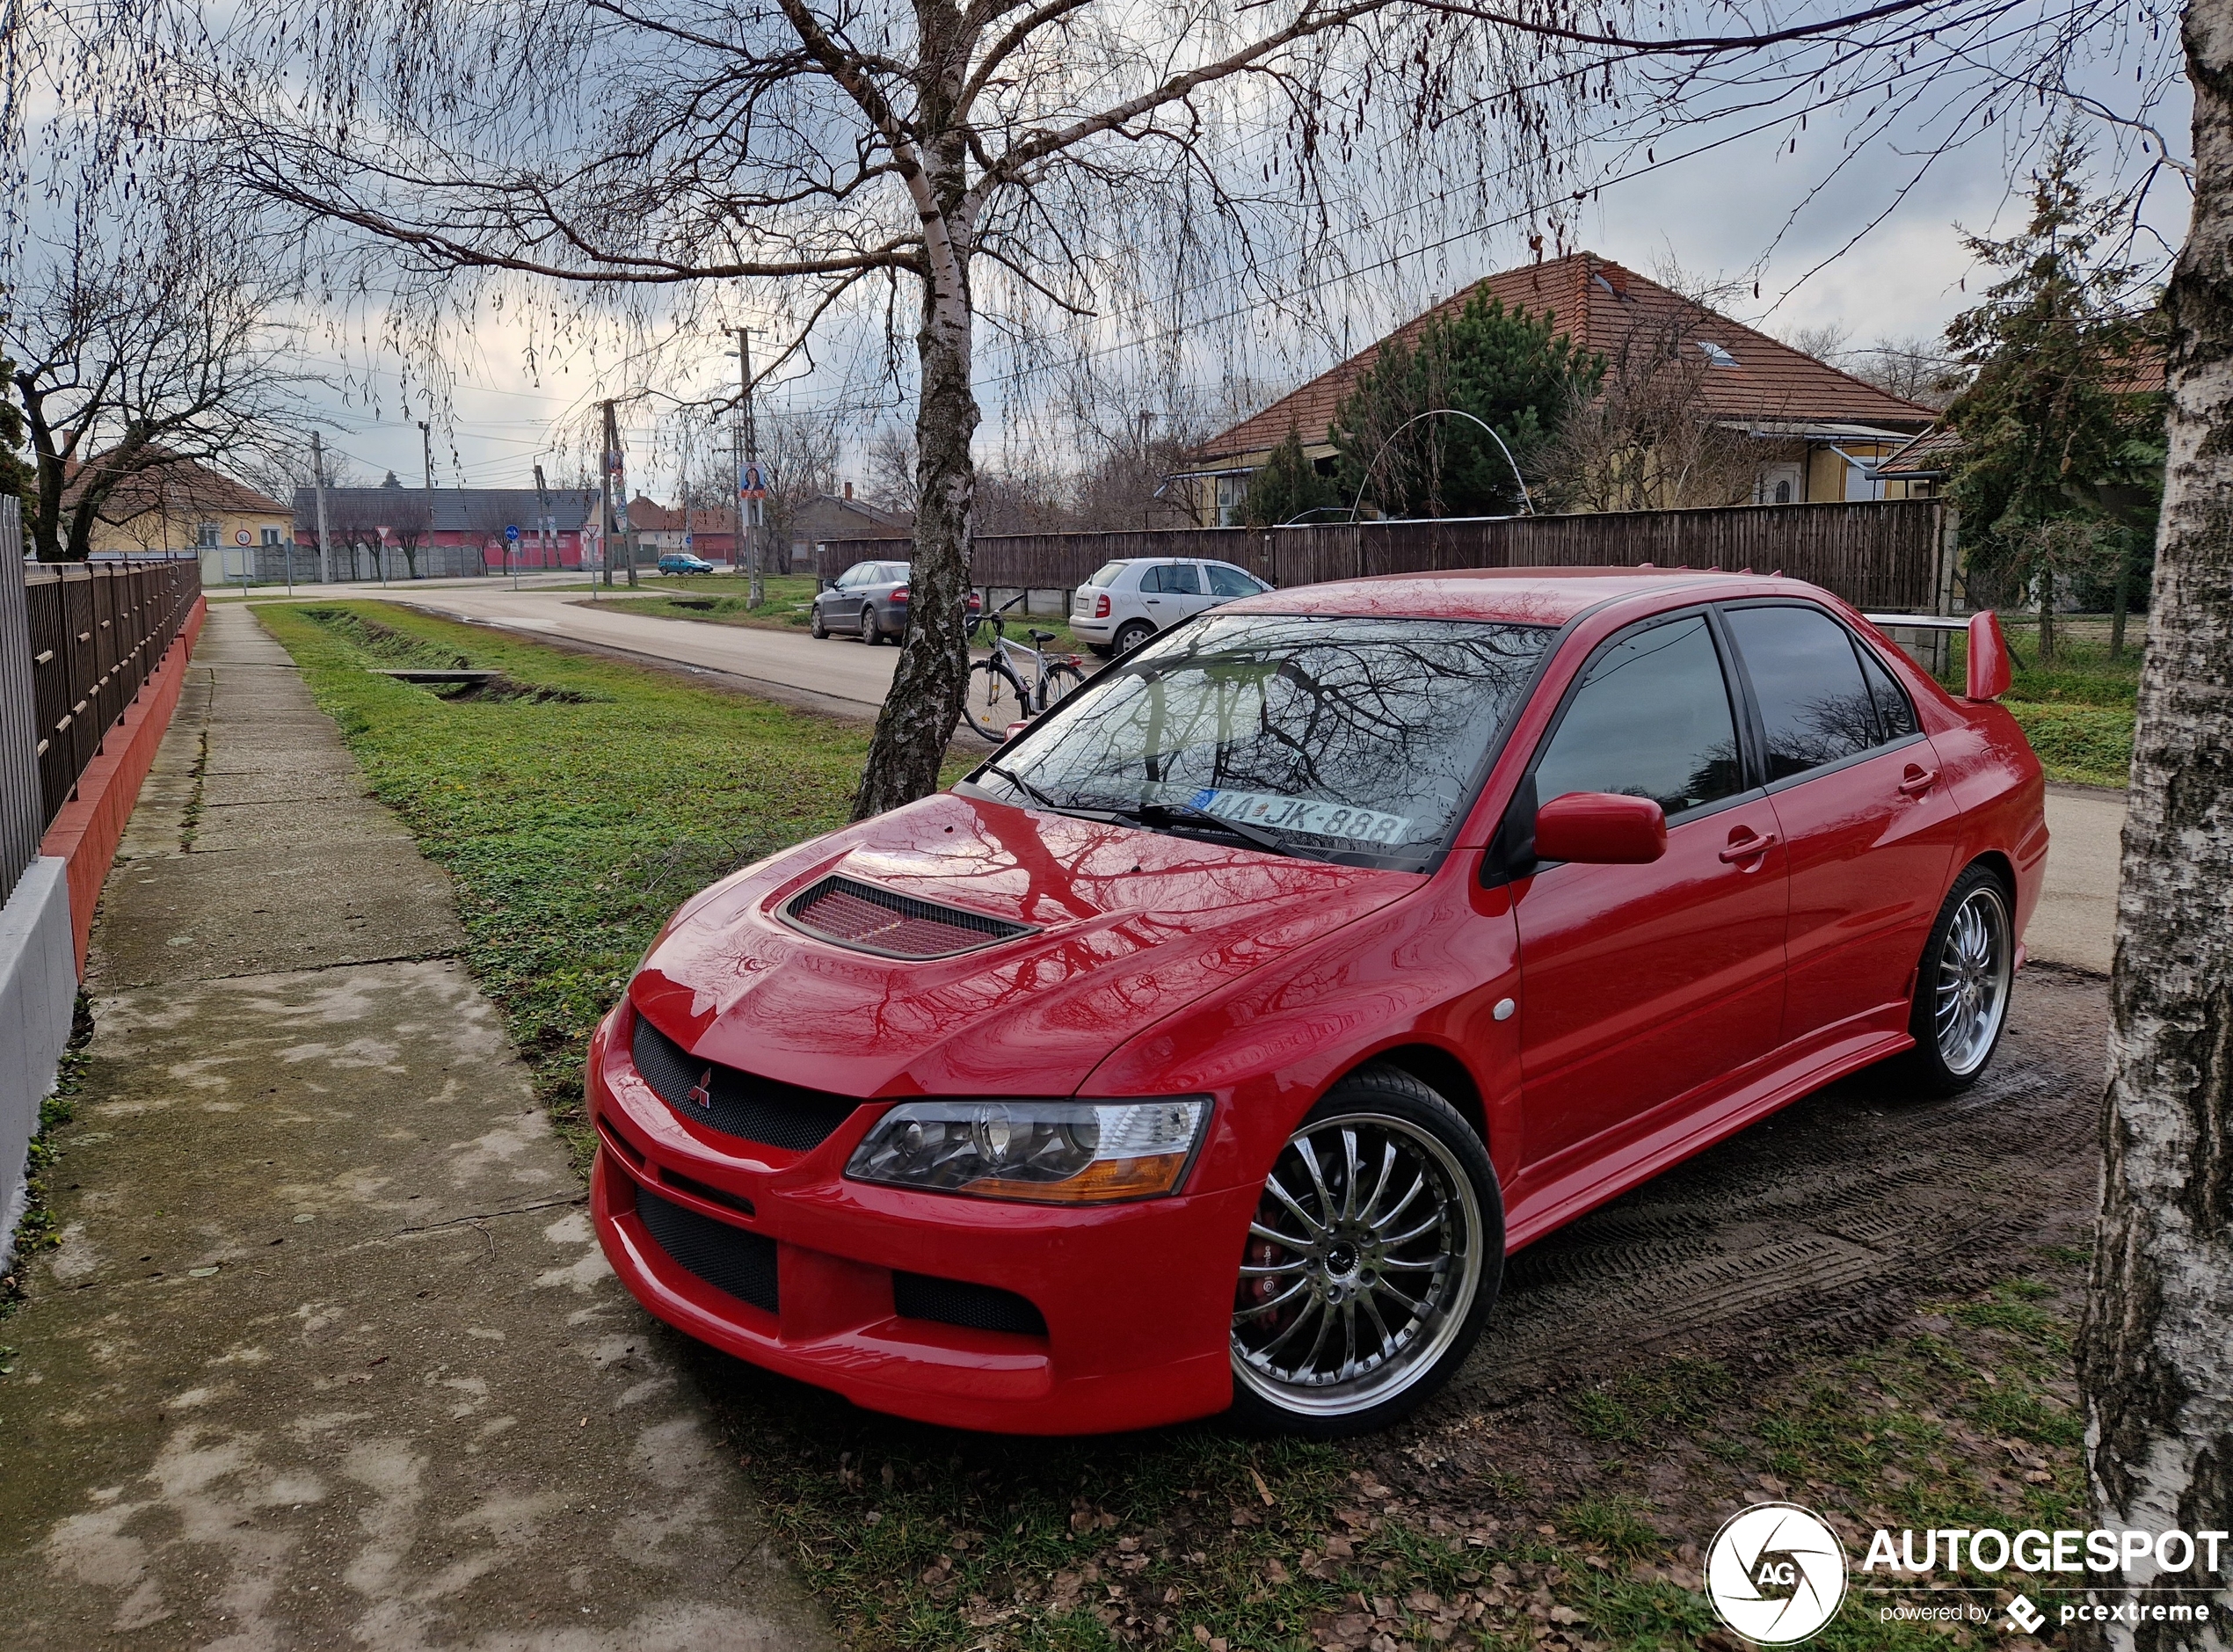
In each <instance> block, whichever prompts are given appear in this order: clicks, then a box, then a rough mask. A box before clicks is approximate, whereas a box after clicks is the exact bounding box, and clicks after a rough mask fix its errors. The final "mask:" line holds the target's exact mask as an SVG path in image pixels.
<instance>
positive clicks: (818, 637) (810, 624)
mask: <svg viewBox="0 0 2233 1652" xmlns="http://www.w3.org/2000/svg"><path fill="white" fill-rule="evenodd" d="M806 630H807V632H808V634H809V635H810V636H811V637H813V638H814V640H815V641H816V642H818V643H826V642H827V641H829V638H830V628H829V627H828V626H826V625H825V624H823V623H822V610H821V608H820V607H819V605H817V606H816V607H815V608H811V609H810V610H809V611H808V613H807V616H806Z"/></svg>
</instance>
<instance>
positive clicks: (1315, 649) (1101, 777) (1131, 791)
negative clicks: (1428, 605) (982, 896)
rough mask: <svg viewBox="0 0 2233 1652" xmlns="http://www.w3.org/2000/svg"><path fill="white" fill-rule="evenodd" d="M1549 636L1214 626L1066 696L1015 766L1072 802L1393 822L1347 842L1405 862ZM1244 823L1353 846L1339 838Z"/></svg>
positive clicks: (1246, 622)
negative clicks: (1193, 805) (1251, 801)
mask: <svg viewBox="0 0 2233 1652" xmlns="http://www.w3.org/2000/svg"><path fill="white" fill-rule="evenodd" d="M1550 635H1551V633H1550V632H1549V631H1547V630H1545V629H1543V628H1540V627H1535V626H1521V625H1509V624H1491V623H1484V622H1464V621H1431V620H1379V619H1345V620H1340V621H1334V622H1328V621H1325V620H1305V619H1297V618H1291V617H1286V616H1277V615H1263V616H1255V615H1245V616H1244V615H1233V616H1225V617H1222V618H1215V619H1211V620H1209V621H1205V622H1200V623H1198V624H1197V625H1196V626H1193V627H1189V630H1187V631H1185V632H1183V633H1181V634H1179V635H1178V636H1175V637H1172V638H1170V639H1169V640H1168V641H1167V642H1166V643H1165V644H1160V645H1159V646H1157V647H1155V648H1153V649H1151V650H1150V651H1148V652H1147V653H1146V654H1145V655H1143V656H1141V657H1140V658H1138V659H1136V660H1135V661H1134V662H1133V663H1131V665H1130V666H1126V667H1121V668H1119V669H1118V670H1117V671H1116V672H1114V673H1109V675H1107V676H1104V677H1102V679H1100V680H1098V681H1097V682H1096V683H1095V685H1094V686H1093V687H1091V688H1087V690H1085V691H1084V692H1083V693H1081V694H1080V695H1075V696H1073V698H1072V699H1071V700H1069V701H1067V702H1065V703H1064V705H1063V707H1062V708H1061V710H1060V712H1059V715H1058V718H1057V720H1056V722H1055V723H1054V724H1052V725H1051V726H1050V728H1049V729H1048V730H1047V731H1045V732H1044V734H1043V735H1041V736H1040V737H1039V738H1038V739H1035V740H1034V741H1033V742H1031V743H1030V744H1029V745H1028V746H1025V747H1024V748H1023V749H1022V752H1020V753H1018V754H1017V756H1016V757H1015V760H1014V762H1015V764H1016V765H1019V766H1022V767H1023V770H1024V777H1025V778H1028V779H1029V781H1030V782H1031V784H1032V785H1033V786H1034V787H1037V788H1041V789H1044V790H1047V791H1049V792H1051V793H1053V794H1056V795H1058V796H1060V797H1063V799H1064V800H1065V802H1066V804H1070V805H1071V806H1073V807H1080V808H1116V809H1125V808H1133V807H1137V806H1138V805H1140V804H1154V803H1159V802H1183V801H1186V800H1188V799H1190V798H1193V797H1197V796H1199V794H1200V793H1201V792H1202V791H1203V790H1211V791H1219V792H1233V793H1240V794H1251V795H1261V796H1263V797H1273V798H1284V799H1301V800H1304V801H1306V802H1311V803H1320V804H1330V805H1333V806H1334V807H1336V808H1339V809H1342V810H1347V811H1351V812H1352V813H1354V812H1355V811H1366V812H1367V813H1369V814H1371V816H1373V817H1375V818H1376V819H1378V818H1382V817H1394V818H1400V819H1405V820H1407V823H1408V824H1407V826H1405V827H1404V828H1403V830H1402V833H1401V835H1400V836H1398V837H1395V838H1394V839H1393V840H1392V841H1386V842H1375V843H1372V844H1368V845H1365V846H1364V847H1366V848H1385V849H1386V850H1388V851H1390V852H1392V853H1394V854H1396V855H1410V856H1413V857H1415V856H1416V855H1419V854H1420V853H1422V852H1429V851H1431V850H1432V849H1433V848H1436V847H1437V846H1438V845H1439V844H1440V842H1441V841H1442V839H1443V837H1444V835H1445V833H1447V831H1448V830H1449V828H1450V827H1451V826H1452V825H1453V824H1454V823H1455V818H1456V815H1457V813H1458V810H1460V809H1461V808H1462V807H1463V806H1464V805H1465V804H1466V801H1467V800H1468V798H1469V797H1470V794H1471V789H1472V786H1473V782H1475V781H1476V780H1477V779H1478V777H1479V768H1480V762H1481V760H1482V757H1483V754H1484V753H1485V752H1486V751H1487V748H1488V746H1489V743H1490V742H1491V741H1492V740H1493V739H1495V737H1496V735H1497V733H1498V732H1499V731H1501V729H1502V727H1503V725H1504V723H1505V720H1506V718H1507V717H1508V716H1509V712H1510V710H1511V709H1512V707H1513V706H1514V705H1515V703H1516V702H1517V700H1518V698H1519V696H1520V694H1521V693H1522V691H1523V689H1524V686H1525V684H1526V683H1527V682H1528V681H1529V680H1531V677H1532V674H1533V672H1534V669H1535V666H1536V664H1537V662H1538V659H1539V658H1540V656H1541V652H1542V650H1543V648H1544V647H1545V645H1546V640H1547V638H1548V637H1549V636H1550ZM1250 824H1252V825H1258V826H1273V827H1277V829H1280V830H1285V831H1291V832H1297V833H1298V835H1302V836H1307V837H1313V838H1317V839H1320V840H1322V841H1325V842H1327V844H1329V845H1331V846H1333V847H1335V848H1357V847H1359V846H1358V845H1357V843H1356V842H1354V841H1348V840H1344V839H1343V838H1342V835H1341V833H1339V832H1338V831H1336V832H1333V833H1326V832H1300V831H1298V829H1297V828H1290V827H1278V823H1277V821H1268V820H1263V819H1257V818H1255V817H1251V819H1250Z"/></svg>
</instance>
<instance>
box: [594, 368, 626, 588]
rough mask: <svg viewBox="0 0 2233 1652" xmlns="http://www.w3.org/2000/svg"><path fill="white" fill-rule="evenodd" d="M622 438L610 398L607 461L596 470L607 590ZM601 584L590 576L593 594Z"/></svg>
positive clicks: (610, 580) (599, 534)
mask: <svg viewBox="0 0 2233 1652" xmlns="http://www.w3.org/2000/svg"><path fill="white" fill-rule="evenodd" d="M619 440H620V436H619V434H618V433H617V431H616V430H615V427H614V423H613V404H611V403H610V402H607V403H606V404H605V462H604V463H603V464H602V465H600V467H599V468H598V471H597V548H598V549H599V551H600V553H601V554H602V558H603V561H604V564H605V565H604V567H603V568H602V569H601V570H600V572H601V573H602V575H603V584H604V586H605V588H606V589H607V591H609V590H611V589H612V588H613V470H614V468H615V464H616V462H617V460H618V455H615V453H614V452H613V448H614V447H615V444H616V443H618V441H619ZM598 584H599V581H598V580H597V579H595V578H593V579H591V580H590V582H589V588H590V593H591V594H592V595H594V594H595V593H596V590H597V586H598Z"/></svg>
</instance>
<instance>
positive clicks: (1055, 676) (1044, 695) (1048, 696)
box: [1039, 660, 1086, 711]
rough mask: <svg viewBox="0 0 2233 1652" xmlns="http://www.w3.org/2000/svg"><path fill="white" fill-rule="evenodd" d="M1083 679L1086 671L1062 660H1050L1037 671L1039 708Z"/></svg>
mask: <svg viewBox="0 0 2233 1652" xmlns="http://www.w3.org/2000/svg"><path fill="white" fill-rule="evenodd" d="M1085 680H1086V673H1084V672H1082V671H1080V670H1079V669H1078V668H1077V667H1076V666H1073V665H1070V664H1068V663H1067V662H1066V661H1063V660H1055V661H1052V662H1051V663H1050V664H1049V665H1048V666H1047V668H1046V669H1045V670H1044V671H1043V672H1041V673H1039V710H1042V711H1044V710H1047V709H1048V708H1049V707H1050V706H1052V705H1054V704H1055V703H1056V702H1058V701H1059V700H1061V698H1062V697H1063V695H1066V694H1068V693H1069V692H1070V691H1071V690H1072V689H1073V688H1076V687H1077V686H1078V685H1079V684H1080V683H1081V682H1083V681H1085Z"/></svg>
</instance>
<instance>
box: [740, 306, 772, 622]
mask: <svg viewBox="0 0 2233 1652" xmlns="http://www.w3.org/2000/svg"><path fill="white" fill-rule="evenodd" d="M733 331H735V332H736V335H737V385H738V397H737V538H736V543H737V545H738V549H740V550H742V549H743V548H744V547H745V546H746V545H747V544H749V545H750V547H751V549H750V551H749V552H747V553H746V554H747V555H749V556H750V557H751V563H750V566H751V569H752V586H751V588H750V589H749V590H748V591H746V593H745V606H746V608H758V607H759V606H760V604H761V603H762V602H765V601H766V600H767V576H766V573H765V571H763V570H762V569H761V567H760V534H759V531H758V530H759V527H760V501H759V500H758V499H746V497H745V469H746V466H748V465H753V464H757V463H758V462H760V442H759V433H758V432H756V431H755V430H754V429H753V417H752V329H751V328H749V327H738V328H736V329H734V330H733ZM747 511H750V512H751V513H752V522H751V526H750V527H747V526H746V520H745V513H746V512H747Z"/></svg>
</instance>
